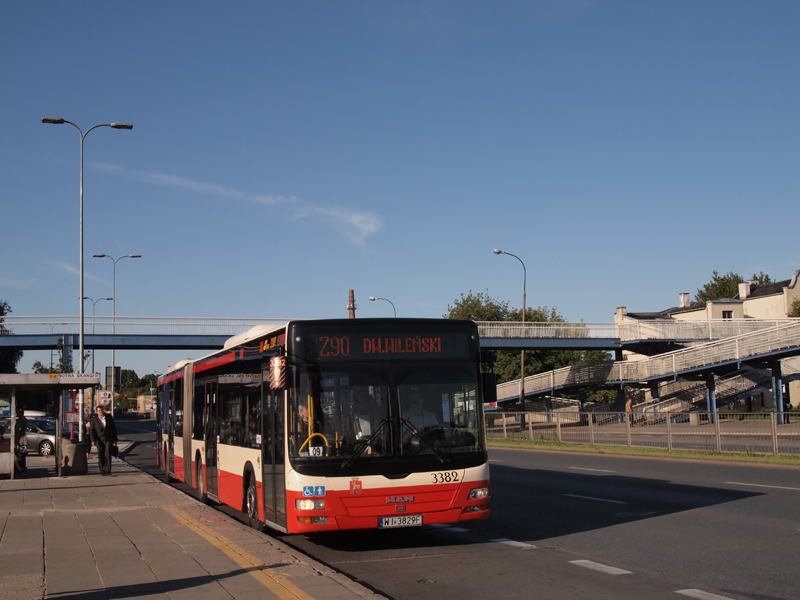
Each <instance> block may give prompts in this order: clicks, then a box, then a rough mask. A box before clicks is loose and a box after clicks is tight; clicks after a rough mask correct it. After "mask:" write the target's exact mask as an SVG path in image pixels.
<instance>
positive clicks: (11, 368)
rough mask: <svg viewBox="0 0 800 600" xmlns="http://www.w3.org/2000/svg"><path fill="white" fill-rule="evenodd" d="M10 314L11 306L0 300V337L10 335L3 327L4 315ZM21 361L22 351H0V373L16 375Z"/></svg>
mask: <svg viewBox="0 0 800 600" xmlns="http://www.w3.org/2000/svg"><path fill="white" fill-rule="evenodd" d="M8 314H11V306H9V304H8V302H6V301H5V300H0V335H11V332H10V331H9V330H8V329H6V328H5V327H3V322H4V321H5V319H3V317H5V316H6V315H8ZM20 360H22V350H13V349H12V350H0V373H16V372H17V365H18V364H19V361H20Z"/></svg>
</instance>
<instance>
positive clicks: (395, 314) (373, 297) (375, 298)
mask: <svg viewBox="0 0 800 600" xmlns="http://www.w3.org/2000/svg"><path fill="white" fill-rule="evenodd" d="M369 299H370V300H371V301H372V302H375V300H386V302H388V303H389V304H391V305H392V310H393V311H394V318H395V319H396V318H397V309H396V308H395V307H394V302H392V301H391V300H389V299H388V298H378V297H376V296H370V297H369Z"/></svg>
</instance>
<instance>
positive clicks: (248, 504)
mask: <svg viewBox="0 0 800 600" xmlns="http://www.w3.org/2000/svg"><path fill="white" fill-rule="evenodd" d="M256 489H257V488H256V478H255V477H254V476H253V474H252V473H251V474H250V477H249V478H248V485H247V492H246V493H245V497H244V508H245V512H246V513H247V518H248V519H249V521H250V527H252V528H253V529H255V530H256V531H263V530H264V524H263V523H262V522H261V521H260V520H259V518H258V492H257V491H256Z"/></svg>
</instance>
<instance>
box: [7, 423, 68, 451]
mask: <svg viewBox="0 0 800 600" xmlns="http://www.w3.org/2000/svg"><path fill="white" fill-rule="evenodd" d="M27 421H28V425H27V427H26V428H25V438H26V439H27V442H26V447H27V448H28V452H36V453H37V454H40V455H41V456H52V455H53V452H54V451H55V448H56V421H55V419H52V418H51V419H47V418H42V419H27ZM0 426H2V427H3V429H4V430H5V433H4V434H3V439H6V440H11V419H0Z"/></svg>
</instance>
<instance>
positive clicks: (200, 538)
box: [0, 457, 382, 600]
mask: <svg viewBox="0 0 800 600" xmlns="http://www.w3.org/2000/svg"><path fill="white" fill-rule="evenodd" d="M0 598H2V599H3V600H18V599H19V600H22V599H24V600H30V599H43V598H59V599H64V600H66V599H76V600H77V599H78V598H80V599H83V600H107V599H108V600H111V599H117V598H137V599H142V598H154V599H163V600H167V599H187V600H188V599H191V600H212V599H213V600H216V599H220V600H221V599H231V598H233V599H236V600H243V599H255V598H259V599H269V598H282V599H286V600H289V599H292V600H294V599H302V600H309V599H316V600H328V599H331V600H339V599H342V600H360V599H361V598H369V599H373V598H374V599H377V598H382V596H380V595H377V594H374V593H373V592H372V591H371V590H369V589H367V588H365V587H363V586H361V585H359V584H357V583H355V582H353V581H351V580H350V579H349V578H347V577H345V576H344V575H341V574H340V573H338V572H336V571H334V570H332V569H330V568H328V567H325V566H324V565H321V564H319V563H316V562H315V561H313V560H312V559H310V558H308V557H306V556H304V555H302V554H300V553H298V552H296V551H294V550H293V549H291V548H289V547H288V546H286V545H285V544H283V543H281V542H280V541H278V540H276V539H273V538H271V537H270V536H268V535H265V534H260V533H258V532H256V531H254V530H252V529H250V528H248V527H246V526H245V525H243V524H241V523H239V522H238V521H235V520H234V519H231V518H230V517H228V516H227V515H225V514H223V513H221V512H219V511H217V510H214V509H213V508H211V507H209V506H206V505H204V504H201V503H200V502H198V501H196V500H195V499H193V498H191V497H189V496H187V495H186V494H184V493H182V492H180V491H178V490H176V489H174V488H172V487H170V486H168V485H166V484H165V483H163V482H161V481H159V480H157V479H155V478H154V477H151V476H150V475H147V474H146V473H143V472H141V471H139V470H138V469H136V468H134V467H132V466H130V465H128V464H127V463H125V462H124V461H121V460H116V459H115V460H114V465H113V477H101V476H100V472H99V470H98V468H97V461H96V460H94V457H92V460H91V461H90V464H89V473H88V475H82V476H75V477H60V478H59V477H55V463H54V459H53V458H40V457H30V458H29V460H28V473H27V477H26V478H25V479H16V480H13V481H12V480H9V479H1V480H0Z"/></svg>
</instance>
